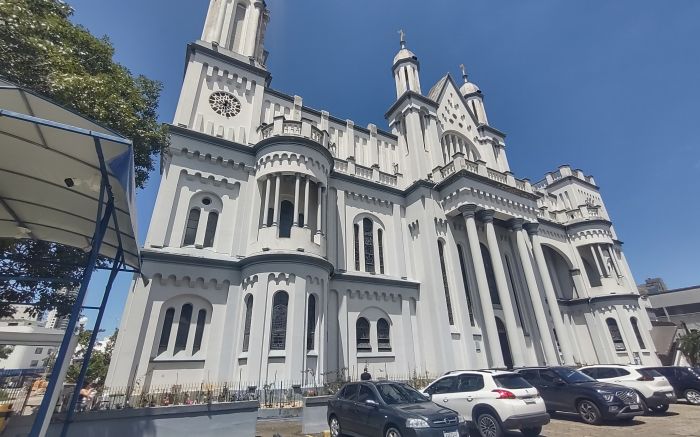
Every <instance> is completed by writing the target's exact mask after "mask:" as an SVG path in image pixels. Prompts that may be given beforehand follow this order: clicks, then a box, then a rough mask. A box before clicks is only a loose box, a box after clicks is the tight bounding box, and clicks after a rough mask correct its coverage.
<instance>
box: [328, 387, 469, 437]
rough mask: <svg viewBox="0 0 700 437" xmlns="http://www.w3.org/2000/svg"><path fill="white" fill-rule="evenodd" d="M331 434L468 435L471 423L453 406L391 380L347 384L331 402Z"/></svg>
mask: <svg viewBox="0 0 700 437" xmlns="http://www.w3.org/2000/svg"><path fill="white" fill-rule="evenodd" d="M328 425H329V426H330V429H331V435H332V436H333V437H338V436H341V435H349V436H356V437H467V436H468V435H469V431H468V426H467V424H466V422H464V421H463V420H462V419H461V418H460V417H459V415H458V414H457V413H456V412H455V411H454V410H450V409H449V408H444V407H441V406H439V405H437V404H434V403H433V402H431V401H430V399H428V398H427V397H425V396H423V395H422V394H421V393H419V392H418V391H416V390H415V389H414V388H412V387H411V386H409V385H407V384H404V383H399V382H391V381H378V382H375V381H363V382H351V383H348V384H345V385H344V386H343V388H341V389H340V390H339V391H338V393H337V394H336V396H335V397H334V398H333V399H331V400H330V401H329V402H328Z"/></svg>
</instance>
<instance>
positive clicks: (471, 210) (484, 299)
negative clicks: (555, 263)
mask: <svg viewBox="0 0 700 437" xmlns="http://www.w3.org/2000/svg"><path fill="white" fill-rule="evenodd" d="M459 210H460V211H461V212H462V214H463V215H464V223H465V225H466V228H467V237H468V240H469V252H470V254H471V259H472V263H474V272H475V274H476V284H477V287H478V289H479V301H480V302H481V312H482V314H483V315H484V327H483V328H484V330H485V341H484V343H485V344H486V347H488V349H489V354H490V355H491V363H490V365H491V367H503V366H504V363H503V352H501V344H500V342H499V339H498V327H497V326H496V316H495V314H494V313H493V302H492V301H491V294H490V291H489V282H488V279H487V278H486V268H485V267H484V259H483V258H482V256H481V246H480V245H479V234H478V232H477V230H476V221H475V219H474V215H475V213H476V205H465V206H462V207H461V208H459Z"/></svg>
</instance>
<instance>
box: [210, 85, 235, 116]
mask: <svg viewBox="0 0 700 437" xmlns="http://www.w3.org/2000/svg"><path fill="white" fill-rule="evenodd" d="M209 104H210V105H211V109H213V110H214V112H216V113H217V114H219V115H223V116H224V117H226V118H231V117H235V116H236V115H238V113H239V112H241V102H240V101H239V100H238V99H237V98H236V96H234V95H233V94H231V93H227V92H225V91H216V92H213V93H212V94H211V96H209Z"/></svg>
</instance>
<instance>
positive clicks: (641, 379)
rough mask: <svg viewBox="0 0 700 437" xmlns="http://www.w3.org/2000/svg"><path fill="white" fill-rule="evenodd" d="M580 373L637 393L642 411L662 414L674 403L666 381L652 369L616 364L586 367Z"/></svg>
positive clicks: (671, 388) (673, 395) (672, 393)
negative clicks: (622, 386)
mask: <svg viewBox="0 0 700 437" xmlns="http://www.w3.org/2000/svg"><path fill="white" fill-rule="evenodd" d="M579 370H580V371H581V372H583V373H585V374H586V375H588V376H590V377H591V378H594V379H597V380H598V381H603V382H610V383H613V384H619V385H624V386H625V387H628V388H631V389H633V390H635V391H636V392H637V393H639V395H640V397H641V404H642V410H643V411H648V412H652V413H663V412H665V411H666V410H668V406H669V404H672V403H675V402H676V395H675V394H674V392H673V387H672V386H671V384H670V383H669V382H668V380H667V379H666V378H665V377H664V376H663V375H662V374H660V373H659V372H657V371H656V370H653V369H645V368H643V366H631V365H630V366H626V365H618V364H610V365H607V364H606V365H597V366H587V367H583V368H581V369H579Z"/></svg>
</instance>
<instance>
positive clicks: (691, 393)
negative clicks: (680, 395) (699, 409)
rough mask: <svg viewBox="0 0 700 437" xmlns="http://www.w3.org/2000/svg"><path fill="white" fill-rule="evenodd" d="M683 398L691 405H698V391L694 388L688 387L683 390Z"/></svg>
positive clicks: (699, 403)
mask: <svg viewBox="0 0 700 437" xmlns="http://www.w3.org/2000/svg"><path fill="white" fill-rule="evenodd" d="M685 400H686V401H688V403H690V404H693V405H700V391H697V390H695V389H694V388H689V389H688V390H686V391H685Z"/></svg>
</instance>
